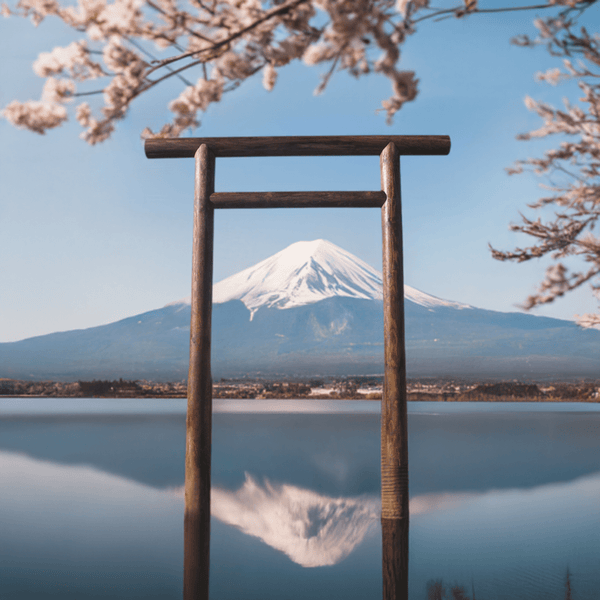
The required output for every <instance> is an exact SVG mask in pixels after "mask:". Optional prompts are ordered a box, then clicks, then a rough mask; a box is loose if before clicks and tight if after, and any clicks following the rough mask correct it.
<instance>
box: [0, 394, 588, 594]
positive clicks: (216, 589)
mask: <svg viewBox="0 0 600 600" xmlns="http://www.w3.org/2000/svg"><path fill="white" fill-rule="evenodd" d="M185 403H186V401H185V400H179V399H168V400H159V399H152V400H149V399H143V400H142V399H118V400H115V399H79V398H78V399H54V398H47V399H46V398H43V399H35V398H2V399H0V598H1V599H2V600H34V599H35V600H39V599H40V598H44V599H48V600H53V599H57V600H58V599H61V600H71V599H73V600H75V599H77V600H87V599H100V598H102V599H108V598H111V599H113V598H115V599H121V598H122V599H125V598H127V599H129V600H132V599H138V598H139V599H142V598H143V599H147V600H153V599H165V600H167V599H177V600H180V599H181V597H182V576H183V484H184V455H185ZM408 411H409V417H408V428H409V460H410V512H411V520H410V559H409V569H410V576H409V590H410V598H411V600H426V599H427V586H428V583H431V582H432V581H434V580H441V581H442V582H443V584H444V585H446V586H447V588H448V589H449V588H450V586H452V585H458V586H462V587H464V590H465V592H466V594H467V595H468V597H469V598H471V597H472V595H473V592H474V594H475V597H476V598H477V600H501V599H507V598H510V599H511V600H520V599H538V598H539V599H540V600H541V599H543V600H551V599H556V600H562V599H563V598H565V581H566V576H567V570H568V572H569V577H570V585H571V594H572V598H573V600H598V599H599V598H600V405H598V404H587V403H586V404H580V403H561V404H542V403H511V404H498V403H491V404H490V403H468V404H467V403H461V404H454V403H436V402H431V403H429V402H418V403H417V402H415V403H412V402H409V409H408ZM379 421H380V405H379V402H373V401H371V402H369V401H341V400H334V401H315V400H312V401H311V400H308V401H306V400H298V401H294V400H285V401H274V400H263V401H260V400H258V401H256V400H215V402H214V416H213V455H212V483H213V490H212V513H213V517H212V522H211V573H210V577H211V579H210V581H211V583H210V585H211V598H213V599H215V600H217V599H218V600H270V599H278V600H279V599H289V600H306V599H308V598H310V599H311V600H312V599H323V600H325V599H327V600H332V599H338V598H339V599H344V600H354V599H356V600H359V599H360V600H364V599H367V598H372V599H373V600H377V599H379V598H381V593H382V592H381V547H380V546H381V531H380V524H379V511H380V503H379V493H380V473H379V452H380V450H379V435H380V431H379V427H380V422H379Z"/></svg>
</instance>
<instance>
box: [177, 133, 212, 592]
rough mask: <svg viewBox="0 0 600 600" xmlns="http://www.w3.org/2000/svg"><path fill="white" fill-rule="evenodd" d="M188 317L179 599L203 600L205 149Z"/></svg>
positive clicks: (207, 284)
mask: <svg viewBox="0 0 600 600" xmlns="http://www.w3.org/2000/svg"><path fill="white" fill-rule="evenodd" d="M195 159H196V192H195V198H194V242H193V244H194V245H193V255H192V317H191V322H190V369H189V375H188V407H187V426H186V429H187V433H186V449H185V517H184V559H183V598H184V600H208V575H209V565H210V554H209V551H210V457H211V430H212V382H211V373H210V336H211V312H212V272H213V238H214V209H213V206H212V204H211V203H210V195H211V194H212V193H213V192H214V186H215V157H214V155H213V154H212V152H211V151H210V149H209V147H208V146H207V145H206V144H202V145H201V146H200V147H199V148H198V150H197V151H196V154H195Z"/></svg>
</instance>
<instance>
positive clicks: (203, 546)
mask: <svg viewBox="0 0 600 600" xmlns="http://www.w3.org/2000/svg"><path fill="white" fill-rule="evenodd" d="M145 150H146V156H147V157H148V158H185V157H188V158H191V157H194V158H195V160H196V187H195V199H194V242H193V260H192V316H191V324H190V367H189V377H188V408H187V421H186V428H187V433H186V457H185V517H184V582H183V598H184V600H208V587H209V586H208V576H209V563H210V560H209V550H210V464H211V432H212V380H211V370H210V341H211V311H212V279H213V237H214V209H215V208H302V207H338V206H340V207H381V225H382V233H383V316H384V325H383V326H384V344H385V345H384V356H385V371H384V373H385V375H384V384H383V399H382V403H381V527H382V550H383V554H382V568H383V600H407V599H408V438H407V416H406V353H405V343H404V276H403V265H402V210H401V197H400V156H401V155H445V154H448V153H449V152H450V138H449V137H448V136H413V135H408V136H403V135H390V136H384V135H367V136H301V137H231V138H182V139H151V140H147V141H146V146H145ZM356 155H361V156H367V155H370V156H372V155H379V156H380V168H381V191H375V192H242V193H238V192H234V193H218V192H215V189H214V188H215V159H216V158H221V157H242V156H356Z"/></svg>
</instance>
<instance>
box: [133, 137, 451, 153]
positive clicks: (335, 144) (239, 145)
mask: <svg viewBox="0 0 600 600" xmlns="http://www.w3.org/2000/svg"><path fill="white" fill-rule="evenodd" d="M390 142H392V143H393V144H394V145H395V146H396V148H397V149H398V153H399V154H400V155H420V156H425V155H446V154H448V153H449V152H450V137H449V136H447V135H325V136H313V135H307V136H280V137H212V138H175V139H173V138H171V139H169V138H154V139H149V140H146V144H145V151H146V156H147V157H148V158H193V157H194V155H195V154H196V150H198V148H199V147H200V146H201V145H202V144H206V145H207V146H208V147H209V148H210V150H211V152H212V153H213V154H214V156H215V157H241V156H379V155H380V154H381V153H382V152H383V149H384V148H385V147H386V146H387V145H388V144H389V143H390Z"/></svg>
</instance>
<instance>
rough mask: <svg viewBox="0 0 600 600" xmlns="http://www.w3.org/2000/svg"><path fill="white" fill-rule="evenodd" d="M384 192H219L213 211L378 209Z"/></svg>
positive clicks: (216, 194)
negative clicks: (239, 209) (228, 209)
mask: <svg viewBox="0 0 600 600" xmlns="http://www.w3.org/2000/svg"><path fill="white" fill-rule="evenodd" d="M385 201H386V195H385V192H218V193H213V194H211V195H210V202H211V204H212V205H213V206H214V208H336V207H350V208H380V207H381V206H383V204H384V202H385Z"/></svg>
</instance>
